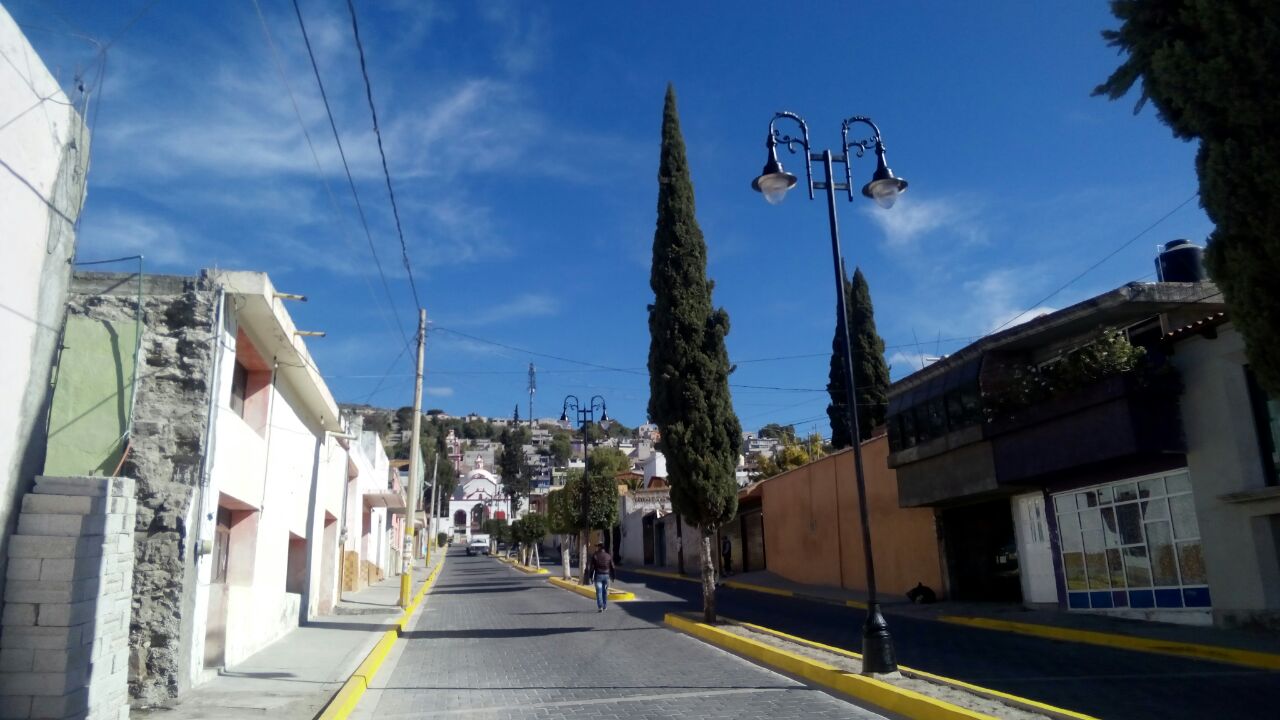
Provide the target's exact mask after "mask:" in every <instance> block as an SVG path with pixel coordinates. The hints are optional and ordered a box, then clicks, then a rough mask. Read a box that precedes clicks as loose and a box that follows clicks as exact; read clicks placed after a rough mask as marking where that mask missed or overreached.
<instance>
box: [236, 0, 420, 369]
mask: <svg viewBox="0 0 1280 720" xmlns="http://www.w3.org/2000/svg"><path fill="white" fill-rule="evenodd" d="M253 2H254V6H255V7H256V6H257V4H258V0H253ZM293 11H294V14H295V15H297V17H298V28H299V29H301V30H302V40H303V42H304V43H305V44H306V46H307V57H308V58H309V59H310V60H311V70H312V71H313V72H314V73H315V76H316V85H317V86H319V88H320V99H321V100H323V101H324V112H325V114H326V115H327V116H328V117H329V128H330V129H331V130H333V141H334V142H335V143H336V144H337V145H338V157H340V158H341V159H342V168H343V170H345V171H346V173H347V184H348V185H349V186H350V187H351V196H352V197H353V198H355V201H356V212H357V213H358V214H359V216H360V224H361V225H362V226H363V227H364V234H365V236H366V237H367V238H368V239H369V252H370V253H372V254H373V263H374V265H375V266H376V267H377V269H378V275H379V277H381V278H382V287H383V289H384V290H385V291H386V293H387V300H388V301H389V302H390V303H391V312H392V314H393V315H395V318H396V327H397V328H398V329H399V330H400V335H401V337H402V338H403V340H404V344H405V346H406V347H407V346H408V345H409V336H408V335H406V334H405V332H404V323H403V321H401V319H400V313H399V312H398V311H397V310H396V305H395V300H393V299H392V297H391V286H390V285H389V284H388V283H387V276H386V274H385V273H384V272H383V271H382V261H381V260H379V259H378V251H377V249H376V248H375V247H374V244H373V233H372V232H370V231H369V220H368V218H366V217H365V214H364V206H363V205H362V204H361V203H360V193H359V192H357V191H356V181H355V179H354V178H352V177H351V166H350V165H348V164H347V153H346V151H345V150H344V149H343V147H342V137H341V136H340V135H339V134H338V123H337V122H336V121H335V120H334V119H333V108H331V107H330V106H329V95H328V94H327V93H326V92H325V89H324V81H323V80H321V79H320V66H319V65H318V64H317V63H316V55H315V51H314V50H313V49H312V48H311V36H310V35H308V34H307V24H306V22H304V21H303V19H302V8H300V7H299V6H298V0H293ZM259 14H261V10H259ZM264 23H265V20H264Z"/></svg>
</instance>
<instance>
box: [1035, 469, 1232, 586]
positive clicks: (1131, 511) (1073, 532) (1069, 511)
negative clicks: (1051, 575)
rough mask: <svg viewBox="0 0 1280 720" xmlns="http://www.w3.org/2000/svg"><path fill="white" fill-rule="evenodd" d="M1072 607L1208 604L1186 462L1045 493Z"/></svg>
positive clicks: (1202, 559) (1197, 528)
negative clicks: (1163, 470) (1147, 473)
mask: <svg viewBox="0 0 1280 720" xmlns="http://www.w3.org/2000/svg"><path fill="white" fill-rule="evenodd" d="M1053 503H1054V512H1055V514H1056V517H1057V526H1058V538H1059V552H1060V553H1061V559H1062V569H1063V575H1064V576H1065V577H1064V578H1063V579H1064V581H1065V585H1066V589H1067V605H1068V607H1070V608H1071V609H1073V610H1085V609H1117V608H1139V609H1144V608H1162V609H1164V608H1168V609H1178V608H1201V609H1203V608H1208V607H1209V606H1210V600H1209V588H1208V580H1207V578H1206V576H1205V569H1204V554H1203V551H1202V549H1201V545H1200V528H1199V524H1198V523H1197V521H1196V512H1195V503H1194V500H1193V498H1192V495H1191V480H1190V477H1189V476H1188V475H1187V472H1186V470H1179V471H1177V472H1173V473H1167V474H1161V475H1151V476H1146V477H1141V478H1134V479H1131V480H1125V481H1121V482H1116V483H1109V484H1106V485H1098V486H1094V487H1089V488H1083V489H1079V490H1072V491H1071V492H1066V493H1058V494H1056V495H1054V496H1053Z"/></svg>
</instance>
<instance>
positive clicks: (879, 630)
mask: <svg viewBox="0 0 1280 720" xmlns="http://www.w3.org/2000/svg"><path fill="white" fill-rule="evenodd" d="M782 119H787V120H792V121H794V122H795V123H796V124H797V125H799V126H800V137H798V138H796V137H791V136H790V135H784V134H782V132H781V131H779V130H778V129H777V127H776V125H777V122H778V120H782ZM855 125H866V126H868V127H870V128H871V132H872V133H873V134H872V136H871V137H869V138H867V139H865V140H853V141H851V140H849V130H850V128H852V127H853V126H855ZM779 144H781V145H786V146H787V149H788V150H790V151H791V152H793V153H794V152H796V146H799V147H800V149H801V150H803V151H804V169H805V181H806V182H805V184H806V185H807V186H808V189H809V199H810V200H812V199H813V191H814V190H826V191H827V219H828V221H829V222H830V224H831V255H832V260H833V262H834V264H835V274H836V307H837V311H836V328H837V332H838V333H839V336H840V341H841V342H842V343H843V344H844V351H845V352H844V355H845V358H844V359H845V362H844V367H843V370H844V379H845V383H844V384H845V392H846V396H845V402H846V404H847V406H848V423H849V436H850V437H851V438H852V440H853V442H852V445H853V469H854V477H855V479H856V481H857V487H858V515H859V518H860V519H861V520H862V549H863V553H864V557H865V562H866V568H867V620H866V622H865V623H863V626H862V672H863V673H864V674H877V673H890V672H894V671H895V670H897V669H898V662H897V659H896V658H895V657H894V652H893V639H892V638H891V637H890V636H889V625H888V623H886V622H885V619H884V615H883V614H882V613H881V612H880V602H879V601H878V599H877V598H876V570H875V561H874V559H873V557H872V553H871V526H870V525H869V524H868V522H867V489H866V482H865V480H864V479H863V473H862V443H861V438H860V436H859V433H858V395H857V388H856V387H855V385H854V383H855V378H854V372H853V345H852V343H850V342H849V311H848V307H847V303H846V302H845V296H844V282H845V276H844V258H843V257H842V256H841V253H840V231H839V227H838V226H837V224H836V191H837V190H842V191H844V192H845V193H846V194H847V195H848V198H849V200H853V173H852V171H851V169H850V158H849V151H850V150H852V151H853V152H854V155H855V157H862V156H863V154H864V153H865V152H866V151H867V150H869V149H872V148H874V150H875V153H876V170H875V173H874V174H873V175H872V176H871V181H870V182H868V183H867V184H866V185H864V186H863V187H862V194H863V195H865V196H866V197H869V198H871V199H872V200H875V202H876V204H877V205H879V206H880V207H882V208H886V209H888V208H891V207H893V204H894V203H895V202H896V201H897V199H898V195H900V194H901V193H902V192H903V191H904V190H906V189H907V181H906V180H903V179H902V178H899V177H895V176H894V174H893V171H892V170H890V169H889V165H888V163H886V162H885V157H884V141H883V140H882V139H881V138H880V128H878V127H876V124H875V123H873V122H872V121H871V118H868V117H863V116H861V115H855V116H853V117H850V118H848V119H846V120H845V121H844V122H843V123H842V125H841V128H840V154H839V156H835V155H832V153H831V151H830V150H823V151H822V152H821V153H815V152H813V151H812V149H811V148H810V146H809V126H808V124H806V123H805V121H804V119H803V118H801V117H800V116H799V115H796V114H795V113H791V112H780V113H776V114H774V116H773V119H772V120H770V121H769V134H768V136H766V138H765V147H766V148H768V152H769V154H768V157H767V159H766V161H765V165H764V170H763V171H762V172H761V173H760V176H759V177H757V178H756V179H755V180H753V181H752V182H751V187H752V188H753V189H755V190H757V191H759V192H760V193H761V194H763V195H764V199H765V200H766V201H767V202H768V203H769V204H770V205H777V204H778V203H780V202H782V200H783V198H785V197H786V194H787V191H788V190H790V189H791V188H793V187H795V186H796V182H797V179H796V176H795V175H792V174H791V173H788V172H787V171H785V170H783V169H782V163H780V162H778V145H779ZM814 160H817V161H820V162H821V163H822V167H823V169H824V170H825V171H826V179H825V180H823V181H816V182H815V181H814V179H813V161H814ZM833 163H841V164H843V165H844V182H836V178H835V173H834V172H833V171H832V165H833Z"/></svg>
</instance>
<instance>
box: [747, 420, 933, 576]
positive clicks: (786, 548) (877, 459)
mask: <svg viewBox="0 0 1280 720" xmlns="http://www.w3.org/2000/svg"><path fill="white" fill-rule="evenodd" d="M888 452H889V441H888V438H887V437H886V436H884V435H880V436H878V437H874V438H872V439H870V440H868V441H866V442H864V443H863V444H862V465H863V470H864V472H865V475H866V487H867V509H868V514H869V517H870V523H871V545H872V548H873V551H874V557H875V563H876V586H877V589H878V590H879V592H880V594H882V595H885V596H892V595H899V594H901V593H905V592H906V591H907V590H909V589H911V588H913V587H915V585H916V583H918V582H923V583H924V584H925V585H928V586H929V587H931V588H933V590H934V591H935V592H937V593H938V596H939V597H941V596H942V595H943V592H942V590H943V586H942V560H941V557H940V554H939V547H938V538H937V531H936V530H935V525H934V516H933V510H932V509H930V508H900V507H898V481H897V477H896V473H895V472H894V471H893V470H892V469H890V468H889V466H888V462H887V459H888ZM837 478H838V480H837ZM760 489H761V503H762V510H763V512H764V537H765V557H766V560H767V564H768V569H769V570H770V571H771V572H774V573H776V574H778V575H781V576H782V577H785V578H787V579H788V580H792V581H795V582H799V583H806V584H810V585H828V586H832V587H845V588H848V589H851V590H866V571H865V569H864V565H865V562H864V560H863V549H862V524H861V522H860V520H859V517H858V489H857V485H856V482H855V480H854V473H853V450H852V449H848V450H842V451H840V452H838V453H836V454H834V455H828V456H827V457H825V458H822V459H820V460H817V461H815V462H812V463H810V464H808V465H805V466H804V467H800V468H796V469H795V470H792V471H790V472H787V473H783V474H782V475H779V476H777V477H774V478H770V479H769V480H766V481H765V482H764V483H762V484H761V486H760Z"/></svg>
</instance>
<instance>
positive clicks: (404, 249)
mask: <svg viewBox="0 0 1280 720" xmlns="http://www.w3.org/2000/svg"><path fill="white" fill-rule="evenodd" d="M295 5H296V3H295ZM347 10H349V11H350V12H351V32H352V34H353V35H355V38H356V50H358V51H359V53H360V74H361V75H362V76H364V93H365V97H366V98H368V100H369V114H370V115H372V116H373V134H374V136H376V137H377V138H378V155H379V156H380V157H381V158H382V175H383V177H385V178H386V179H387V196H388V197H390V198H391V214H392V215H394V216H395V219H396V234H397V235H399V236H400V254H401V256H402V258H403V260H404V271H405V272H406V273H408V275H409V288H410V289H411V290H412V291H413V302H414V305H415V306H416V307H422V300H421V299H419V298H418V284H417V283H416V282H414V279H413V265H412V263H410V262H409V246H408V245H407V244H406V243H405V241H404V228H403V227H401V225H400V209H399V208H398V207H396V192H395V190H392V189H391V171H390V170H389V169H387V153H386V152H385V151H384V150H383V149H382V130H381V129H380V128H379V127H378V111H377V109H376V108H375V107H374V104H373V83H371V82H369V68H368V66H367V65H366V64H365V61H364V43H362V42H361V41H360V25H359V24H358V23H357V22H356V6H355V5H354V4H353V3H352V0H347Z"/></svg>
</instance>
